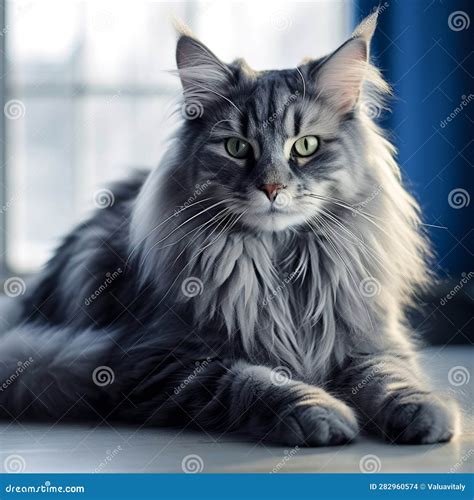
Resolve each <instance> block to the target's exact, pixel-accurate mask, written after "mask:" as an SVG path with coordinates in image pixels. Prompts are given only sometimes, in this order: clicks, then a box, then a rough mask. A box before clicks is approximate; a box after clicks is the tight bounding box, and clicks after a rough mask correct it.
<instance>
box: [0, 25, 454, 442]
mask: <svg viewBox="0 0 474 500" xmlns="http://www.w3.org/2000/svg"><path fill="white" fill-rule="evenodd" d="M374 24H375V18H370V19H369V20H366V21H364V23H363V24H362V25H361V27H360V28H359V29H358V30H356V32H355V35H354V36H353V37H352V38H351V39H350V40H349V41H347V42H346V43H345V44H344V45H343V46H342V47H341V48H340V49H338V50H337V51H336V52H335V53H333V54H332V55H330V56H328V57H327V58H324V59H321V60H315V61H308V62H305V63H304V64H302V65H301V66H299V67H297V68H295V69H290V70H283V71H264V72H255V71H253V70H251V69H250V68H249V67H248V65H247V64H246V63H245V62H243V61H241V60H239V61H236V62H234V63H232V64H229V65H227V64H224V63H222V62H221V61H219V60H218V59H217V58H216V56H214V55H213V54H212V53H211V52H210V51H209V50H208V49H207V48H206V47H205V46H204V45H202V44H201V43H200V42H198V41H197V40H195V39H194V38H192V37H190V36H189V35H186V34H183V35H182V36H181V37H180V39H179V42H178V48H177V62H178V74H179V75H180V77H181V79H182V82H183V88H184V102H183V108H182V109H183V111H184V114H185V118H188V119H184V120H183V124H182V126H181V128H180V130H179V132H178V134H177V136H176V137H175V139H174V141H173V142H172V143H171V145H170V147H169V150H168V152H167V154H166V156H165V158H164V160H163V162H162V164H161V165H160V166H159V167H158V168H157V169H156V170H154V171H152V172H151V173H137V174H136V175H135V176H134V177H133V178H131V179H130V180H128V181H125V182H122V183H119V184H117V185H115V186H113V187H112V191H113V192H114V195H115V203H114V205H113V206H111V207H108V208H105V209H103V210H100V211H97V213H95V214H94V215H93V216H92V217H91V218H90V219H89V220H87V221H86V222H84V223H83V224H82V225H80V226H79V227H78V228H76V229H75V230H74V231H73V232H72V233H71V234H70V235H69V236H68V237H67V238H66V240H65V242H64V244H63V245H62V246H61V247H60V248H59V249H58V251H57V252H56V254H55V256H54V257H53V259H52V260H51V261H50V262H49V263H48V265H47V266H46V268H45V269H44V271H43V272H42V273H41V275H40V277H39V279H38V281H37V284H35V286H33V287H31V288H30V289H29V291H28V294H27V296H26V297H25V299H24V302H23V314H22V318H21V320H20V321H19V322H18V323H17V324H16V325H14V326H13V329H12V330H11V331H9V332H7V333H6V334H3V335H2V337H1V338H0V381H1V379H2V378H5V379H6V378H8V377H9V376H10V375H9V374H10V373H12V371H14V369H15V366H17V363H18V362H19V361H22V360H23V359H29V358H30V357H31V358H32V359H33V362H31V364H29V365H28V368H27V369H25V370H24V372H22V373H21V383H18V381H16V380H15V381H14V382H13V384H12V385H11V387H8V389H5V390H3V391H0V408H1V409H2V410H3V414H4V415H5V416H13V417H15V418H18V417H20V416H34V417H36V418H41V417H47V418H56V419H62V418H67V417H72V418H95V417H97V415H100V416H101V417H102V418H106V419H122V420H123V419H125V420H128V421H133V422H140V423H146V424H152V425H179V426H183V427H187V426H194V427H197V428H200V429H202V430H205V431H208V430H213V431H219V432H239V433H242V434H244V435H245V436H247V437H250V438H252V439H256V440H269V441H273V442H280V443H285V444H293V445H331V444H338V443H341V442H345V441H348V440H351V439H353V438H354V437H355V436H356V435H357V433H358V431H359V426H360V425H362V426H363V427H364V428H366V429H367V430H368V431H371V432H374V433H378V434H381V435H383V436H385V437H387V438H389V439H390V440H392V441H401V442H423V443H426V442H436V441H443V440H447V439H449V438H450V437H451V436H452V435H453V433H454V432H455V428H456V412H455V411H453V410H452V409H451V410H448V408H447V406H446V405H445V404H443V403H441V401H440V400H439V399H438V398H437V397H436V396H435V395H433V394H432V393H430V392H429V389H428V385H427V383H426V381H424V380H423V377H422V375H421V374H420V371H419V369H418V367H417V363H416V357H415V354H414V348H413V346H412V340H411V338H410V337H411V335H410V329H409V326H408V324H407V322H406V320H405V312H406V311H405V309H406V307H408V306H410V305H411V304H412V301H413V293H414V291H415V290H416V289H417V288H418V287H420V286H423V285H424V284H425V283H427V281H428V279H429V273H428V271H427V267H426V259H427V256H428V255H429V251H428V247H427V243H426V240H425V238H424V237H423V235H422V232H421V231H420V220H419V213H418V206H417V204H416V202H415V201H414V199H413V198H412V197H411V196H410V195H409V194H408V193H407V192H406V191H405V190H404V188H403V187H402V184H401V182H400V175H399V171H398V168H397V165H396V163H395V161H394V154H395V152H394V149H393V147H392V146H391V145H390V143H389V142H388V141H387V140H386V139H385V138H384V136H383V133H382V131H381V130H380V129H379V128H378V127H377V125H376V124H375V123H374V122H373V120H372V119H371V117H370V116H368V115H367V113H366V112H365V111H366V107H367V105H368V104H370V105H371V106H375V107H377V108H381V107H383V106H384V104H383V97H384V95H385V94H386V93H387V91H388V89H387V86H386V84H385V83H384V82H383V80H382V79H381V77H380V74H379V73H378V72H377V70H376V69H375V68H374V67H372V66H371V65H370V64H369V63H368V56H369V42H370V38H371V35H372V32H373V27H374ZM189 109H193V114H192V115H190V114H187V111H189ZM190 118H192V119H190ZM305 135H316V136H317V137H318V138H319V139H320V148H319V149H318V151H317V152H316V153H315V154H314V155H313V156H312V157H310V158H304V159H303V158H296V157H295V156H294V155H293V154H292V147H293V144H294V142H295V141H296V140H297V139H298V138H299V137H302V136H305ZM229 136H238V137H241V138H243V139H245V140H247V141H248V142H249V143H250V144H251V146H252V150H253V154H252V155H251V157H249V158H246V159H244V160H236V159H235V158H231V157H230V156H229V155H228V154H227V153H226V150H225V147H224V141H225V139H226V138H227V137H229ZM270 183H281V184H284V185H285V186H286V188H285V189H284V191H283V192H281V193H280V194H279V195H278V197H277V200H284V203H283V204H282V203H280V204H279V205H278V206H276V205H271V204H270V202H269V200H268V199H267V198H266V197H265V195H264V194H263V192H262V191H261V190H259V189H258V186H259V185H260V184H270ZM117 270H120V272H118V271H117ZM107 273H109V274H108V275H107ZM110 276H114V279H111V278H110ZM107 277H108V281H107V286H105V285H103V283H104V280H106V279H107ZM98 291H100V293H99V292H98ZM100 367H106V369H107V370H109V373H112V374H113V383H111V384H110V385H106V386H104V385H102V384H100V383H99V384H98V383H97V380H94V373H96V371H97V369H98V368H100ZM18 378H19V377H18ZM360 384H362V385H363V389H360V390H359V389H357V390H355V389H354V388H358V387H359V385H360ZM35 394H36V395H37V394H41V395H42V396H41V397H39V398H38V399H37V400H36V399H34V397H33V395H35Z"/></svg>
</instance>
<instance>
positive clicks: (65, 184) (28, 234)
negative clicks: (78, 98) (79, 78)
mask: <svg viewBox="0 0 474 500" xmlns="http://www.w3.org/2000/svg"><path fill="white" fill-rule="evenodd" d="M20 102H21V104H18V106H21V105H22V106H24V108H23V109H24V111H23V113H24V116H21V114H18V117H17V118H12V119H10V120H9V122H8V125H9V133H8V138H9V144H8V146H9V148H8V158H7V165H8V167H9V170H8V185H7V189H8V194H7V199H10V200H12V203H11V206H10V208H9V210H8V211H7V212H6V215H7V228H8V241H7V243H8V256H9V264H10V265H11V266H12V267H13V268H14V269H18V268H19V269H21V270H29V269H31V268H34V267H36V266H38V265H39V264H41V263H42V262H44V260H45V258H46V257H47V256H48V255H49V252H50V250H51V245H52V244H54V243H55V242H56V241H57V238H58V237H59V236H60V235H61V234H64V232H65V231H66V230H67V229H68V227H69V225H70V224H71V221H72V220H74V214H75V189H74V186H75V182H76V179H75V172H76V170H75V168H74V159H75V152H74V148H75V144H74V141H73V136H74V130H73V117H74V113H75V109H74V102H73V101H71V100H70V99H63V98H54V99H38V98H32V99H28V98H25V99H22V100H21V101H20ZM11 116H17V115H13V114H12V115H11ZM58 124H60V126H58ZM78 171H79V170H78Z"/></svg>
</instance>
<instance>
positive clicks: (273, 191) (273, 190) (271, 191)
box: [258, 184, 286, 201]
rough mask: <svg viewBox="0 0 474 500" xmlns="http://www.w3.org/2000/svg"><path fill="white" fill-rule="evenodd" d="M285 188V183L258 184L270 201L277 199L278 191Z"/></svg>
mask: <svg viewBox="0 0 474 500" xmlns="http://www.w3.org/2000/svg"><path fill="white" fill-rule="evenodd" d="M285 188H286V186H285V185H283V184H261V185H260V186H258V189H260V191H263V192H264V193H265V194H266V195H267V198H268V199H269V200H270V201H275V198H276V197H277V195H278V193H279V192H280V191H281V190H282V189H285Z"/></svg>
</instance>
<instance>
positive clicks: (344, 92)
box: [309, 10, 378, 113]
mask: <svg viewBox="0 0 474 500" xmlns="http://www.w3.org/2000/svg"><path fill="white" fill-rule="evenodd" d="M377 17H378V10H377V11H375V12H374V13H373V14H371V15H370V16H368V17H366V18H365V19H364V20H363V21H362V22H361V23H360V24H359V26H358V27H357V28H356V29H355V30H354V32H353V34H352V37H351V38H349V40H347V41H346V42H345V43H344V44H342V45H341V46H340V47H339V48H338V49H337V50H336V51H335V52H333V53H332V54H331V55H330V56H329V57H328V58H327V59H326V60H325V61H323V63H322V64H320V65H317V66H316V70H317V73H316V80H317V84H318V86H319V87H320V91H321V94H322V95H325V96H326V97H327V98H328V99H329V101H330V102H331V103H332V104H333V106H334V107H335V108H336V109H337V110H338V111H340V112H342V113H346V112H349V111H351V110H353V109H354V108H355V106H356V104H357V102H358V100H359V95H360V93H361V89H362V86H363V84H364V81H365V80H366V79H368V78H371V75H375V74H376V70H375V68H373V67H372V66H371V65H370V64H369V51H370V41H371V39H372V35H373V34H374V31H375V27H376V24H377ZM309 65H310V67H311V66H312V65H314V63H310V64H309ZM377 84H378V83H377Z"/></svg>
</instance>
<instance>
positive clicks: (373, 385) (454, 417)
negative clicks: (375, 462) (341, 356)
mask: <svg viewBox="0 0 474 500" xmlns="http://www.w3.org/2000/svg"><path fill="white" fill-rule="evenodd" d="M341 378H342V380H341V381H340V386H341V387H344V392H345V394H346V395H347V398H348V400H349V401H350V402H351V403H352V406H353V407H354V408H355V409H356V411H358V413H359V416H360V422H361V424H362V425H363V426H364V428H365V429H366V430H367V431H369V432H371V433H374V434H378V435H381V436H383V437H384V438H385V439H387V440H388V441H390V442H393V443H413V444H416V443H437V442H444V441H449V440H450V439H451V438H452V437H453V435H454V434H455V432H456V428H457V422H458V412H457V407H456V405H455V403H454V402H451V401H447V400H446V399H444V398H443V399H441V397H439V396H437V395H436V394H434V393H433V392H431V391H430V389H429V388H428V386H427V385H426V384H425V383H424V382H423V381H422V378H421V376H420V371H419V368H418V367H417V365H416V362H415V360H414V359H413V356H412V355H411V354H406V355H405V354H398V353H386V354H367V355H360V356H357V357H354V358H353V359H352V361H351V363H350V365H349V366H347V367H346V368H345V369H344V370H343V374H342V377H341Z"/></svg>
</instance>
